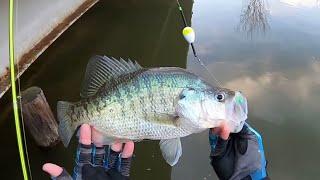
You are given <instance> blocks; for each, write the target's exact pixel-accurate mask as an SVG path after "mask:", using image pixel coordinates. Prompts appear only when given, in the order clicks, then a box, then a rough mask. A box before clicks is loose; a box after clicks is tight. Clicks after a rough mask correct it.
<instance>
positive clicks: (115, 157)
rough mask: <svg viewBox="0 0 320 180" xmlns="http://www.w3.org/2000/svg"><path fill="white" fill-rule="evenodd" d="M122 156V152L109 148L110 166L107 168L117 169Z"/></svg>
mask: <svg viewBox="0 0 320 180" xmlns="http://www.w3.org/2000/svg"><path fill="white" fill-rule="evenodd" d="M120 156H121V152H116V151H113V150H112V149H111V148H109V156H108V160H107V162H108V166H107V169H117V166H119V160H120V159H121V158H120Z"/></svg>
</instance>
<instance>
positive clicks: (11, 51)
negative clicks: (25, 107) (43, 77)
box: [9, 0, 28, 180]
mask: <svg viewBox="0 0 320 180" xmlns="http://www.w3.org/2000/svg"><path fill="white" fill-rule="evenodd" d="M13 21H14V0H9V55H10V57H9V62H10V79H11V92H12V104H13V113H14V122H15V126H16V135H17V143H18V149H19V156H20V163H21V169H22V174H23V179H24V180H28V172H27V166H26V161H25V156H24V147H23V144H22V136H21V128H20V119H19V110H18V103H17V102H18V98H17V92H16V82H15V63H14V25H13V23H14V22H13Z"/></svg>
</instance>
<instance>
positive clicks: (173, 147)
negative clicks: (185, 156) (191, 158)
mask: <svg viewBox="0 0 320 180" xmlns="http://www.w3.org/2000/svg"><path fill="white" fill-rule="evenodd" d="M159 145H160V149H161V151H162V156H163V158H164V159H165V160H166V162H167V163H168V164H170V166H174V165H175V164H177V162H178V160H179V158H180V156H181V154H182V147H181V141H180V138H175V139H165V140H161V141H160V143H159Z"/></svg>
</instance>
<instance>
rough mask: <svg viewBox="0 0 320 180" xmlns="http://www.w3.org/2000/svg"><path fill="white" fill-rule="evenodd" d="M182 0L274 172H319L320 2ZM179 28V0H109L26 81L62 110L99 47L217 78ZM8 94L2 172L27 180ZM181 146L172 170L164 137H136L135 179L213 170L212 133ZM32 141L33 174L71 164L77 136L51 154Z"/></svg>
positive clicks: (288, 175)
mask: <svg viewBox="0 0 320 180" xmlns="http://www.w3.org/2000/svg"><path fill="white" fill-rule="evenodd" d="M181 2H182V3H183V6H184V9H185V13H186V15H187V19H188V20H190V18H191V8H192V6H193V15H192V25H193V27H194V28H195V29H196V33H197V40H196V47H197V49H198V54H199V55H200V57H201V58H202V59H203V61H204V63H205V64H207V65H208V68H209V69H210V71H212V73H213V74H214V75H215V76H216V77H217V79H219V80H220V81H221V82H222V84H223V85H224V86H226V87H229V88H234V89H240V90H241V91H243V92H244V93H245V94H246V95H247V97H248V99H249V106H250V107H249V108H250V111H249V113H250V114H249V119H250V122H251V123H252V124H253V125H254V126H255V127H256V128H257V129H258V130H259V131H260V132H261V133H262V135H263V137H264V143H265V146H266V147H265V148H266V149H265V150H266V153H267V154H266V155H267V159H268V160H269V167H268V169H269V174H270V176H271V178H272V179H317V178H316V177H318V172H317V165H318V162H319V161H320V156H319V155H318V152H319V151H320V140H319V138H320V133H319V131H318V129H319V127H320V124H319V122H318V118H319V116H318V115H319V111H320V106H319V105H318V102H320V51H319V49H320V31H318V30H319V29H320V21H318V19H319V18H320V9H319V7H318V4H319V2H318V1H316V0H314V1H313V0H308V1H299V0H282V1H278V0H272V1H262V0H245V1H223V0H218V1H212V0H199V1H196V2H195V3H194V4H193V2H192V1H191V0H190V1H189V0H188V1H181ZM259 4H260V6H258V5H259ZM261 4H263V6H261ZM248 5H249V6H250V8H251V9H250V11H248V8H249V6H248ZM256 7H257V8H259V9H258V10H257V11H253V10H252V8H256ZM246 12H247V14H246ZM255 13H256V14H255ZM252 19H254V20H255V22H253V21H252ZM181 26H182V21H181V18H180V15H179V13H178V11H177V9H176V4H175V1H172V0H153V1H148V0H139V1H126V2H117V1H111V0H108V1H101V2H99V3H98V4H97V5H96V6H94V7H93V8H92V9H91V10H89V11H88V13H86V14H85V15H84V16H83V17H81V18H80V19H79V20H78V21H77V22H76V23H75V24H74V25H73V26H72V27H71V28H70V29H68V30H67V32H65V33H64V34H63V35H62V36H61V37H60V38H59V39H58V40H57V41H56V42H55V43H54V44H53V45H52V46H50V47H49V49H48V50H47V51H46V52H45V53H44V54H42V55H41V57H40V58H39V59H38V61H37V62H36V63H35V64H34V65H33V66H32V67H31V68H30V69H29V70H28V71H27V72H26V73H25V74H24V75H23V77H22V79H21V82H22V87H23V88H26V87H29V86H33V85H37V86H40V87H41V88H42V89H43V90H44V92H45V94H46V96H47V99H48V101H49V103H50V105H51V107H52V108H53V110H54V111H55V105H56V102H57V100H61V99H63V100H68V101H76V100H78V99H79V87H80V84H81V79H82V77H83V74H84V69H85V65H86V63H87V60H88V59H89V58H90V56H91V55H94V54H107V55H111V56H114V57H120V56H121V57H124V58H127V57H130V58H132V59H136V60H138V61H139V62H140V64H141V65H143V66H146V67H149V66H180V67H186V65H187V68H188V69H190V70H192V71H194V72H195V73H198V74H199V75H202V76H204V77H206V78H208V79H210V78H209V77H208V75H207V74H206V73H205V71H204V69H203V68H202V67H200V66H199V65H198V64H197V63H196V61H195V60H194V58H193V56H192V54H191V52H190V51H189V53H188V47H187V44H186V43H185V42H184V40H183V39H182V37H181V34H180V31H181ZM10 98H11V97H10V96H9V94H8V93H7V94H6V96H5V97H4V98H3V99H1V101H0V107H1V116H0V129H1V131H0V141H1V142H2V146H1V153H0V159H1V160H2V161H3V162H6V163H2V164H1V165H0V168H1V169H2V171H1V172H6V173H1V174H0V179H21V173H20V168H19V167H20V164H19V158H18V151H17V148H16V141H15V131H14V123H13V119H12V114H11V108H10V107H11V104H10V103H9V102H10ZM182 143H183V156H182V159H181V161H180V162H179V164H178V165H177V166H176V167H174V168H173V169H172V170H171V168H170V167H168V166H167V165H166V163H165V162H164V161H163V159H162V157H161V154H160V151H159V148H158V145H157V142H142V143H137V148H136V157H135V160H134V164H133V169H132V179H170V177H172V179H179V180H180V179H184V180H189V179H190V180H191V179H192V180H194V179H212V178H213V177H215V174H214V172H213V171H212V169H211V168H210V166H209V160H208V154H209V151H208V149H209V147H208V143H207V134H206V132H205V133H202V134H198V135H194V136H190V137H187V138H183V141H182ZM28 148H29V153H30V161H31V168H32V172H33V176H34V179H45V177H46V176H45V174H44V173H42V172H41V171H40V168H41V165H42V164H43V163H44V162H46V161H52V162H56V163H60V164H64V165H65V167H66V168H67V169H69V170H70V169H71V168H72V165H73V152H74V148H75V143H73V145H72V146H71V147H69V148H68V149H65V148H63V147H62V146H61V145H60V146H58V147H57V148H55V149H53V150H50V151H43V150H40V149H38V148H37V147H35V146H34V142H33V141H32V140H31V139H30V138H29V137H28Z"/></svg>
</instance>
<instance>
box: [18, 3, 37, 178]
mask: <svg viewBox="0 0 320 180" xmlns="http://www.w3.org/2000/svg"><path fill="white" fill-rule="evenodd" d="M18 5H19V4H18V3H17V4H16V6H15V12H16V13H15V14H16V16H15V17H17V12H18V11H17V9H19V8H18ZM14 21H15V22H16V23H15V24H17V23H18V21H17V19H16V18H14ZM17 75H18V76H17V81H18V92H19V96H18V99H19V105H20V117H21V122H22V123H21V126H22V133H23V140H24V141H23V142H24V147H25V155H26V159H27V165H28V171H29V177H30V179H31V180H32V179H33V178H32V173H31V165H30V159H29V151H28V146H27V144H28V143H27V138H26V130H25V124H24V116H23V112H22V96H21V83H20V82H21V81H20V75H21V71H20V66H19V64H17Z"/></svg>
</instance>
